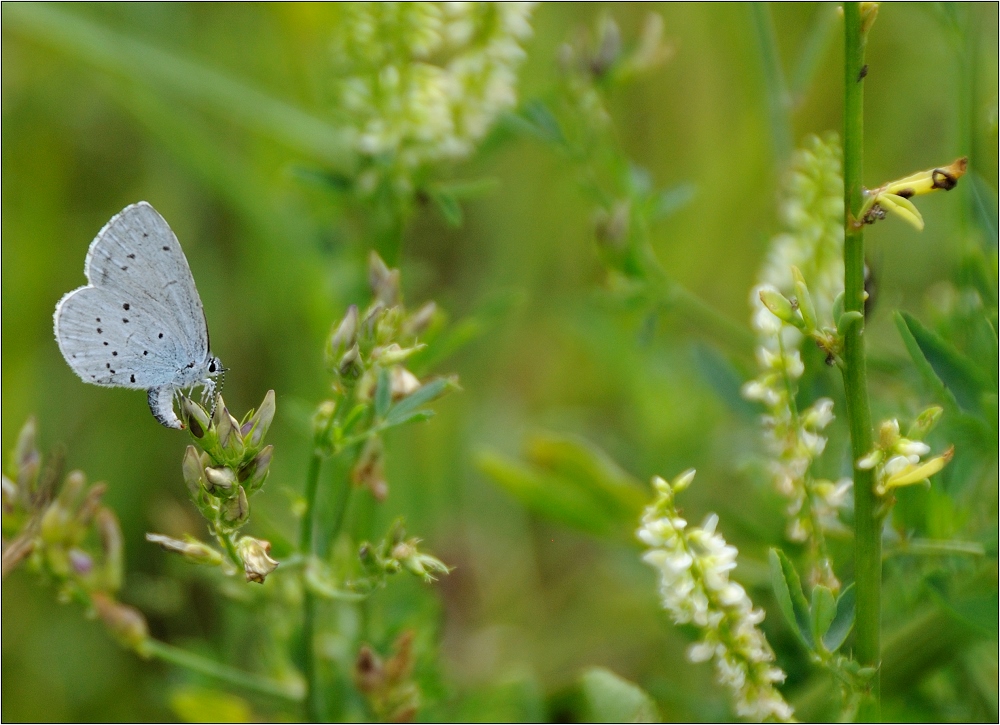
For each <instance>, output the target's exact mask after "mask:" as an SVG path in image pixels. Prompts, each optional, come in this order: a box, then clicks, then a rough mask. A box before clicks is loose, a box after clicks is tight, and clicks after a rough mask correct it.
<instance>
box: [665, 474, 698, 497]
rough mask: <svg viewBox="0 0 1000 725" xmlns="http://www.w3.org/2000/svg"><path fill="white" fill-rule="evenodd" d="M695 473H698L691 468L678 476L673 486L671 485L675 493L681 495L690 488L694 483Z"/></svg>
mask: <svg viewBox="0 0 1000 725" xmlns="http://www.w3.org/2000/svg"><path fill="white" fill-rule="evenodd" d="M695 473H697V471H695V469H693V468H689V469H687V470H686V471H684V472H683V473H681V474H680V475H678V476H677V478H675V479H674V482H673V484H671V488H672V489H673V491H674V493H680V492H681V491H683V490H684V489H686V488H687V487H688V486H690V485H691V482H692V481H694V475H695Z"/></svg>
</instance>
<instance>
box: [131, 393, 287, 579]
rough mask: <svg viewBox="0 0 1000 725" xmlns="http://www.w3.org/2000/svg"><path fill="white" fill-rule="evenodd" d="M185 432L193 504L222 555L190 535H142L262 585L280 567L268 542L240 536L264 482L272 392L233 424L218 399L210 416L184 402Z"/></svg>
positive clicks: (269, 451) (271, 448) (190, 558)
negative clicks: (188, 439)
mask: <svg viewBox="0 0 1000 725" xmlns="http://www.w3.org/2000/svg"><path fill="white" fill-rule="evenodd" d="M181 407H182V409H183V414H184V418H185V421H186V422H187V427H188V430H189V431H190V432H191V436H192V437H193V438H194V440H195V443H197V445H198V447H199V448H201V452H200V453H199V452H198V449H197V448H195V447H194V446H188V447H187V450H186V451H185V453H184V460H183V463H182V470H183V473H184V482H185V483H186V484H187V489H188V493H189V495H190V497H191V501H192V502H193V503H194V505H195V506H196V507H197V508H198V511H199V512H201V515H202V516H204V517H205V520H206V521H207V522H208V526H209V529H210V531H211V532H212V534H213V535H214V536H215V538H216V541H218V543H219V544H220V545H221V546H222V548H223V551H224V552H225V554H226V556H225V557H224V556H223V554H222V553H220V552H219V551H218V550H216V549H215V548H214V547H212V546H210V545H209V544H206V543H204V542H202V541H199V540H197V539H195V538H194V537H191V536H188V537H186V538H185V539H174V538H171V537H169V536H164V535H162V534H146V539H147V540H148V541H151V542H153V543H155V544H159V545H160V546H162V547H163V548H164V549H166V550H167V551H171V552H174V553H177V554H180V555H182V556H183V557H184V558H185V559H187V560H188V561H191V562H193V563H196V564H208V565H212V566H218V565H220V564H223V563H224V562H225V561H226V560H227V558H228V561H229V563H231V564H233V565H235V566H238V567H239V568H240V569H242V570H243V573H244V574H245V576H246V580H247V581H248V582H258V583H263V582H264V578H265V577H266V576H267V575H268V574H270V573H271V572H272V571H274V569H275V567H276V566H277V565H278V563H277V562H276V561H274V560H273V559H271V557H270V556H269V555H268V554H269V552H270V549H271V545H270V543H268V542H267V541H263V540H260V539H255V538H253V537H251V536H238V532H239V530H240V529H241V528H242V527H243V526H244V525H245V524H246V523H247V522H248V521H249V520H250V501H249V499H250V497H251V496H253V495H254V494H255V493H257V492H258V491H260V489H261V487H262V486H263V485H264V481H265V480H266V479H267V474H268V472H269V468H270V465H271V458H272V456H273V455H274V446H270V445H268V446H265V445H264V436H265V435H266V434H267V430H268V428H270V426H271V421H272V420H273V419H274V411H275V403H274V391H273V390H269V391H268V392H267V395H265V396H264V402H262V403H261V405H260V408H258V409H257V410H256V411H253V410H251V411H250V412H249V413H247V414H246V416H244V418H243V421H242V422H240V421H237V420H236V419H235V418H234V417H233V416H232V415H231V414H230V413H229V409H228V408H226V404H225V402H224V401H223V400H222V396H221V395H220V396H218V397H217V398H216V402H215V410H214V412H212V413H211V414H210V413H209V412H208V411H206V410H205V409H204V408H202V407H201V406H200V405H198V404H197V403H195V402H194V401H193V400H190V399H188V398H184V399H183V400H182V405H181Z"/></svg>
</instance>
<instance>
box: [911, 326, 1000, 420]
mask: <svg viewBox="0 0 1000 725" xmlns="http://www.w3.org/2000/svg"><path fill="white" fill-rule="evenodd" d="M899 316H900V318H902V321H903V324H904V325H905V326H906V329H907V330H908V331H909V333H910V335H911V336H912V337H913V339H914V341H915V342H916V344H917V346H918V347H919V349H920V353H921V355H922V356H923V358H924V359H925V360H926V361H927V363H928V364H930V366H931V368H932V369H933V370H934V374H935V375H936V376H937V378H938V379H939V380H940V381H941V382H942V383H944V386H945V387H946V388H947V389H948V390H949V391H951V393H952V394H953V395H954V396H955V400H956V401H957V402H958V404H959V405H960V406H961V407H962V408H963V409H964V410H966V411H969V412H979V410H980V405H979V401H980V396H981V394H982V393H983V392H986V391H988V390H990V388H991V385H990V383H989V380H988V379H987V378H986V376H985V375H984V374H983V373H982V372H981V371H980V370H979V368H978V367H977V366H976V364H975V363H974V362H973V361H972V360H970V359H969V358H967V357H966V356H965V355H963V354H962V353H961V352H959V351H958V349H957V348H956V347H955V346H954V345H952V344H951V343H950V342H948V341H947V340H945V339H943V338H942V337H940V336H939V335H937V333H935V332H932V331H931V330H929V329H927V328H926V327H924V325H923V324H922V323H921V322H920V321H919V320H918V319H917V318H915V317H914V316H913V315H911V314H909V313H907V312H900V313H899ZM897 325H898V323H897ZM911 357H912V353H911Z"/></svg>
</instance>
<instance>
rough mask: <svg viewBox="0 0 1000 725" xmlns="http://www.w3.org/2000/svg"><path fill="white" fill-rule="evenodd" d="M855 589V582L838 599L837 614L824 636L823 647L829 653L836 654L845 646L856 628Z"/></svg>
mask: <svg viewBox="0 0 1000 725" xmlns="http://www.w3.org/2000/svg"><path fill="white" fill-rule="evenodd" d="M854 606H855V589H854V582H851V583H850V584H848V585H847V586H846V587H845V588H844V591H842V592H841V593H840V596H839V597H837V613H836V615H834V617H833V621H832V622H831V623H830V626H829V628H828V629H827V630H826V634H824V635H823V646H824V647H826V650H827V652H836V651H837V650H838V649H840V646H841V645H842V644H844V640H846V639H847V635H849V634H850V633H851V629H853V627H854Z"/></svg>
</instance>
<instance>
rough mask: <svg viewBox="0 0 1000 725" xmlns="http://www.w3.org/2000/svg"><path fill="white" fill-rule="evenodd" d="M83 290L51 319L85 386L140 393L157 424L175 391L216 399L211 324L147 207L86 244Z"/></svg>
mask: <svg viewBox="0 0 1000 725" xmlns="http://www.w3.org/2000/svg"><path fill="white" fill-rule="evenodd" d="M83 271H84V274H85V275H86V276H87V282H88V284H87V285H86V286H84V287H79V288H78V289H75V290H73V291H72V292H70V293H68V294H66V295H65V296H64V297H63V298H62V299H61V300H59V303H58V304H57V305H56V311H55V314H54V316H53V320H54V325H55V336H56V342H57V343H58V344H59V350H60V351H61V352H62V354H63V357H64V358H65V359H66V362H67V363H68V364H69V366H70V368H72V369H73V372H75V373H76V374H77V375H79V376H80V379H81V380H83V381H84V382H85V383H91V384H93V385H103V386H107V387H118V388H134V389H138V390H146V391H147V400H148V402H149V409H150V411H152V413H153V417H154V418H156V420H157V421H159V422H160V423H161V424H162V425H164V426H166V427H168V428H183V427H184V424H183V423H181V421H180V419H179V418H178V417H177V415H176V414H175V412H174V407H173V402H174V398H175V397H176V396H178V395H179V394H180V392H181V391H182V390H185V389H189V388H192V387H195V386H200V387H201V388H202V399H203V400H210V399H212V398H214V392H215V388H216V383H215V378H216V377H218V376H220V375H222V374H223V372H224V368H223V367H222V362H221V361H220V360H219V358H217V357H215V356H213V355H212V354H211V352H210V351H209V340H208V322H207V321H206V319H205V311H204V308H203V307H202V304H201V298H200V297H199V296H198V289H197V288H196V287H195V284H194V277H193V276H192V275H191V268H190V267H189V266H188V262H187V257H185V256H184V251H183V250H182V249H181V245H180V243H179V242H178V241H177V237H176V236H175V235H174V233H173V231H171V229H170V226H169V225H168V224H167V222H166V220H165V219H164V218H163V217H162V216H160V214H159V213H158V212H157V211H156V210H155V209H154V208H153V207H152V206H151V205H150V204H149V203H148V202H145V201H140V202H139V203H137V204H132V205H130V206H127V207H125V208H124V209H122V211H121V212H119V213H118V214H116V215H115V216H113V217H112V218H111V221H109V222H108V223H107V224H106V225H104V228H103V229H101V231H100V232H99V233H98V234H97V237H96V238H95V239H94V241H93V242H91V244H90V250H89V251H88V252H87V259H86V261H85V262H84V267H83Z"/></svg>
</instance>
